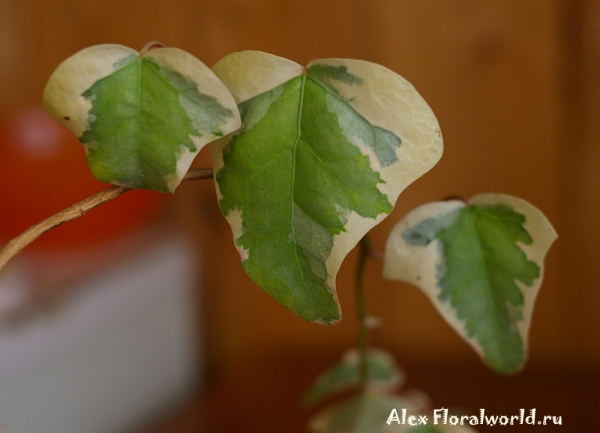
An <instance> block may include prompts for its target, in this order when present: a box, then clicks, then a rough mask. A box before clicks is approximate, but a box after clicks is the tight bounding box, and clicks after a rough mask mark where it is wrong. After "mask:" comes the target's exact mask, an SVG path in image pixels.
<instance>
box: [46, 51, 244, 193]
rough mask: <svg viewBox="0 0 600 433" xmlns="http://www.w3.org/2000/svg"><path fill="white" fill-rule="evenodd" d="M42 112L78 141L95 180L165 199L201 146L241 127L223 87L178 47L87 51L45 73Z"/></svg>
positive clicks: (212, 74)
mask: <svg viewBox="0 0 600 433" xmlns="http://www.w3.org/2000/svg"><path fill="white" fill-rule="evenodd" d="M44 108H45V109H46V111H48V113H49V114H50V115H51V116H52V117H54V118H55V119H56V120H58V121H59V122H61V123H62V124H64V125H66V126H67V127H68V128H69V129H71V131H73V132H74V133H75V135H76V136H77V137H78V138H79V140H80V141H81V142H82V143H83V145H84V147H85V150H86V154H87V161H88V165H89V167H90V170H91V171H92V174H93V175H94V176H95V177H96V178H97V179H99V180H101V181H103V182H107V183H112V184H115V185H120V186H123V187H126V188H144V189H153V190H156V191H161V192H170V193H172V192H174V191H175V188H176V187H177V186H178V185H179V183H180V182H181V180H182V179H183V176H184V175H185V174H186V172H187V170H188V168H189V167H190V164H191V163H192V161H193V159H194V157H195V156H196V154H197V153H198V152H199V151H200V150H201V149H202V148H203V147H204V146H205V145H206V144H208V143H209V142H211V141H213V140H215V139H217V138H219V137H222V136H224V135H226V134H229V133H230V132H232V131H234V130H236V129H238V128H239V127H240V125H241V121H240V118H239V112H238V110H237V107H236V104H235V101H234V100H233V98H232V96H231V94H230V93H229V91H228V90H227V88H226V87H225V86H224V85H223V83H221V81H220V80H219V79H218V78H217V77H216V75H215V74H214V73H213V72H212V71H211V70H210V69H209V68H208V67H207V66H205V65H204V64H203V63H202V62H201V61H200V60H198V59H196V58H195V57H194V56H192V55H191V54H188V53H186V52H185V51H182V50H179V49H177V48H157V49H153V50H150V51H147V52H145V53H143V54H139V53H138V52H137V51H134V50H132V49H130V48H127V47H124V46H121V45H96V46H93V47H89V48H86V49H84V50H82V51H80V52H78V53H76V54H75V55H73V56H72V57H70V58H68V59H67V60H65V61H64V62H63V63H61V64H60V65H59V66H58V68H57V69H56V71H55V72H54V73H53V74H52V76H51V77H50V79H49V81H48V84H47V85H46V88H45V90H44Z"/></svg>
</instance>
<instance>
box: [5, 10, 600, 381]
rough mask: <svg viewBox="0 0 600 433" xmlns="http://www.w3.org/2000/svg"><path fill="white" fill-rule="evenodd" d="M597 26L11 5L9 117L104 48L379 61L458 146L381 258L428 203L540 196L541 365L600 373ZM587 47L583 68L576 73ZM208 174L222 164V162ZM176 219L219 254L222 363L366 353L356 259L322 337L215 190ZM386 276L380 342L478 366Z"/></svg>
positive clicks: (479, 16) (372, 267) (208, 287)
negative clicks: (246, 251)
mask: <svg viewBox="0 0 600 433" xmlns="http://www.w3.org/2000/svg"><path fill="white" fill-rule="evenodd" d="M574 3H577V4H578V5H585V7H583V6H582V7H581V8H579V9H577V8H576V10H575V11H574V12H573V11H572V14H571V15H568V14H567V15H568V17H567V16H566V15H565V8H567V9H569V7H570V6H569V7H567V6H565V5H571V4H574ZM569 10H571V9H569ZM582 17H586V18H585V19H586V21H585V23H583V24H581V28H585V31H584V33H585V34H583V33H582V36H581V38H579V39H576V40H571V39H569V35H568V34H567V33H568V32H567V30H566V28H567V24H568V23H570V24H571V25H573V26H575V27H577V28H579V27H580V26H579V22H580V21H581V20H582V19H583V18H582ZM599 17H600V13H599V12H598V10H597V3H595V2H593V1H591V0H590V1H585V0H578V1H577V2H573V3H571V2H569V1H567V0H527V1H522V0H452V1H447V0H423V1H414V0H378V1H368V0H325V1H324V0H319V1H317V0H305V1H299V0H290V1H286V2H281V1H277V0H263V1H253V0H220V1H196V0H171V1H169V2H161V1H157V0H152V1H144V2H142V1H139V0H135V1H128V2H123V1H116V0H104V1H102V2H80V1H75V0H64V1H52V0H29V1H26V2H22V1H18V0H3V1H1V2H0V55H1V56H2V59H3V60H2V64H1V65H0V111H7V110H11V109H14V108H15V107H17V106H19V105H23V104H26V103H32V102H35V101H39V99H40V96H41V90H42V88H43V86H44V83H45V80H46V78H47V77H48V76H49V75H50V73H51V72H52V70H53V69H54V68H55V67H56V66H57V65H58V63H59V62H60V61H62V60H63V59H64V58H66V57H67V56H69V55H71V54H73V53H74V52H76V51H77V50H79V49H82V48H84V47H86V46H89V45H93V44H98V43H107V42H110V43H120V44H124V45H128V46H131V47H133V48H136V49H140V48H141V47H142V46H143V45H144V44H145V43H146V42H148V41H150V40H155V39H157V40H161V41H162V42H164V43H165V44H167V45H170V46H178V47H181V48H183V49H186V50H188V51H190V52H191V53H193V54H195V55H196V56H198V57H199V58H200V59H202V60H203V61H204V62H205V63H207V64H208V65H212V64H214V63H215V62H216V61H217V60H219V59H220V58H221V57H223V56H224V55H226V54H228V53H230V52H234V51H239V50H245V49H258V50H263V51H268V52H272V53H274V54H278V55H282V56H285V57H288V58H291V59H292V60H295V61H297V62H299V63H306V62H308V61H309V60H310V59H312V58H314V57H350V58H362V59H366V60H371V61H375V62H378V63H381V64H383V65H385V66H387V67H389V68H391V69H393V70H395V71H397V72H399V73H400V74H401V75H403V76H405V77H406V78H407V79H409V80H410V81H411V82H412V83H413V84H414V85H415V86H416V88H417V89H418V90H419V92H420V93H421V94H422V95H423V96H424V97H425V99H426V100H427V101H428V102H429V103H430V105H431V106H432V108H433V109H434V111H435V112H436V114H437V116H438V119H439V121H440V124H441V127H442V131H443V133H444V137H445V143H446V150H445V155H444V157H443V159H442V161H441V162H440V164H439V165H438V166H437V167H435V168H434V170H433V171H432V172H431V173H430V174H428V175H426V176H425V177H424V178H423V179H421V180H419V181H418V182H417V183H416V184H415V185H414V186H411V187H409V188H408V189H407V191H406V192H405V193H404V194H403V196H401V197H400V200H399V203H398V205H397V209H396V210H395V211H394V212H393V214H392V215H391V216H390V218H388V220H386V221H385V222H384V223H383V224H381V225H380V226H378V227H377V228H375V229H374V230H373V235H372V237H373V241H374V245H375V247H376V248H378V249H383V245H384V242H385V237H386V236H387V234H388V233H389V231H390V230H391V228H392V226H393V224H394V222H395V221H397V220H399V219H400V218H401V217H402V216H403V215H404V214H405V213H406V212H407V211H408V210H409V209H411V208H413V207H414V206H417V205H419V204H422V203H424V202H426V201H431V200H438V199H441V198H443V197H445V196H447V195H449V194H455V193H459V194H463V195H466V196H469V195H472V194H475V193H478V192H483V191H498V192H505V193H509V194H514V195H518V196H521V197H524V198H525V199H527V200H529V201H531V202H532V203H533V204H535V205H536V206H538V207H539V208H541V209H542V210H543V211H544V212H545V213H546V214H547V215H548V216H549V217H550V219H551V220H552V221H553V222H555V223H556V225H557V228H558V229H559V234H560V236H561V238H560V240H559V242H558V243H557V245H556V247H555V248H554V249H553V250H552V251H551V253H550V256H549V258H548V272H547V274H546V282H545V284H544V287H543V289H542V292H541V294H540V298H539V302H538V306H537V312H536V313H535V315H534V320H533V329H532V333H533V335H532V357H531V358H532V362H533V363H538V364H552V363H556V362H558V361H561V360H563V361H568V362H587V361H589V362H591V360H594V361H596V362H597V360H598V359H600V346H599V345H598V344H597V338H598V335H599V333H600V329H599V327H598V321H597V319H596V311H597V305H598V303H599V302H600V298H599V297H598V296H599V295H598V290H594V289H595V288H597V287H598V283H597V281H596V278H595V275H594V274H595V272H594V264H595V261H596V260H597V259H598V247H597V245H598V244H599V242H600V239H599V236H600V235H598V224H597V223H596V220H597V215H598V213H599V208H600V204H599V201H598V200H599V199H598V197H600V194H599V193H598V192H599V191H598V185H599V184H598V177H597V176H598V172H599V171H600V161H599V158H600V156H599V155H598V148H599V147H598V145H597V142H596V137H597V136H598V133H599V131H597V128H598V125H599V123H598V121H597V119H598V115H599V114H600V113H598V112H599V111H600V108H599V107H600V97H599V96H598V95H599V94H600V82H599V81H598V78H597V77H598V76H600V75H599V74H598V72H600V60H599V58H600V49H598V45H597V42H595V41H598V40H600V34H598V31H597V29H598V28H600V25H599V24H598V21H597V20H598V19H600V18H599ZM566 41H567V42H566ZM579 48H581V53H580V54H581V56H582V57H577V59H579V60H578V61H581V64H578V67H577V68H575V69H573V68H571V69H569V68H565V62H567V61H569V59H570V57H569V56H571V55H572V50H573V49H575V50H577V49H579ZM577 52H579V51H577ZM578 56H579V55H578ZM582 59H585V60H582ZM566 69H569V71H570V72H569V73H570V74H571V75H569V80H570V81H575V82H579V80H581V85H582V86H583V87H582V88H578V90H577V92H575V93H573V89H572V88H571V87H573V86H571V87H569V89H570V90H569V89H567V90H565V88H564V86H563V87H561V85H560V83H561V81H560V79H561V77H563V76H564V74H565V70H566ZM575 87H576V86H575ZM565 101H570V102H568V104H567V105H568V106H569V107H570V108H572V109H573V110H574V111H569V113H571V114H570V116H571V117H569V115H567V113H565V111H564V106H565ZM575 111H576V112H577V113H578V115H577V116H574V115H573V114H572V113H573V112H575ZM574 137H581V140H580V141H578V140H576V139H575V138H574ZM566 143H568V147H567V146H566ZM194 165H195V166H196V167H198V166H207V165H210V155H209V153H208V150H205V151H203V152H201V154H200V155H199V157H198V159H197V161H196V162H195V164H194ZM172 210H173V214H175V213H177V215H179V216H173V217H172V219H173V221H175V222H176V224H177V223H178V224H180V225H181V226H183V227H185V228H186V230H189V233H190V236H193V237H194V239H196V240H197V242H198V246H199V248H200V249H201V250H202V251H203V261H202V265H203V266H204V268H205V276H204V281H203V288H202V290H203V292H202V296H203V298H204V304H205V308H206V321H207V323H206V325H207V329H208V331H207V332H208V346H209V347H208V348H209V355H210V359H209V363H210V365H212V366H213V367H215V369H227V368H229V367H231V366H234V365H236V364H241V363H244V362H246V361H247V360H250V359H256V358H260V357H265V356H269V353H273V352H282V353H283V352H286V351H292V350H293V351H294V353H297V351H298V349H300V348H303V349H304V350H305V351H306V352H307V353H308V352H310V351H315V350H316V351H320V352H324V351H329V352H337V351H341V350H343V349H344V348H346V347H348V346H350V345H352V344H353V342H354V338H355V337H354V335H355V331H356V326H355V324H354V323H353V320H352V317H353V314H354V312H353V309H354V300H353V292H352V291H353V288H352V287H353V275H352V274H353V266H354V261H355V254H354V253H353V254H351V255H350V256H349V257H348V259H347V260H346V262H345V263H344V264H343V266H342V269H341V271H340V277H339V278H338V287H339V291H340V300H341V302H342V308H343V312H344V320H343V321H342V323H341V324H340V325H338V326H336V327H333V328H327V327H323V326H319V325H313V324H309V323H305V322H303V321H302V320H300V319H299V318H297V317H295V316H294V315H293V314H291V313H289V312H288V311H286V310H285V309H283V308H282V307H280V306H279V305H277V304H276V303H275V302H274V301H273V300H272V299H270V298H269V296H268V295H266V294H265V293H264V292H262V291H261V290H260V289H259V288H258V287H256V286H255V285H254V284H253V283H252V282H251V281H250V280H249V279H248V278H247V277H246V276H245V274H244V272H243V269H242V267H241V265H240V263H239V261H238V259H237V254H236V252H235V249H234V248H233V245H232V240H231V234H230V232H229V229H228V227H227V225H226V223H225V221H224V219H223V218H221V216H220V214H219V210H218V207H217V203H216V199H215V195H214V188H213V187H212V185H211V184H210V182H206V183H202V184H198V185H185V186H184V187H182V188H181V191H180V192H179V193H178V196H177V198H176V200H175V204H174V207H173V209H172ZM590 234H593V235H592V236H590ZM380 272H381V265H380V264H379V263H375V262H374V263H369V265H368V268H367V273H366V274H367V286H368V287H369V293H368V298H367V299H368V304H369V305H368V306H369V308H370V310H371V312H372V314H375V315H380V316H382V318H383V319H384V322H383V323H384V327H383V328H382V329H381V330H380V331H379V333H378V335H377V339H376V341H377V342H378V343H380V344H382V345H385V346H387V347H390V348H392V349H393V350H394V351H396V352H397V353H399V354H403V356H413V357H426V358H432V359H437V358H439V357H440V356H444V357H445V358H447V359H455V360H467V361H472V362H478V361H477V359H476V356H475V355H474V354H473V353H471V349H470V348H468V347H467V346H466V344H464V343H462V342H461V341H460V340H459V339H458V337H456V336H455V335H454V333H453V331H452V330H450V328H449V327H448V326H447V325H445V324H444V323H443V322H442V320H441V319H440V318H439V317H438V316H437V313H436V312H435V311H434V310H433V308H432V307H431V306H430V305H429V303H428V301H427V300H426V299H425V297H424V296H423V295H421V294H420V293H418V292H417V291H416V290H415V289H413V288H410V287H408V286H405V285H402V284H398V283H391V282H387V281H383V280H382V279H381V277H380ZM574 275H575V277H573V276H574ZM584 288H585V289H584Z"/></svg>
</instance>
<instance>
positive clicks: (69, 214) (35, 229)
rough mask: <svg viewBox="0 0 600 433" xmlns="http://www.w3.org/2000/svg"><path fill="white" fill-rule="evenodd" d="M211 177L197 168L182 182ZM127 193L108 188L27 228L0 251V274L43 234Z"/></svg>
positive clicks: (122, 190)
mask: <svg viewBox="0 0 600 433" xmlns="http://www.w3.org/2000/svg"><path fill="white" fill-rule="evenodd" d="M212 177H213V171H212V168H198V169H192V170H189V171H188V172H187V173H186V175H185V177H184V178H183V180H198V179H211V178H212ZM127 191H131V190H130V189H127V188H122V187H120V186H110V187H108V188H106V189H105V190H103V191H100V192H99V193H97V194H94V195H92V196H90V197H88V198H86V199H84V200H82V201H80V202H79V203H75V204H74V205H73V206H70V207H68V208H66V209H64V210H62V211H60V212H58V213H57V214H54V215H52V216H51V217H50V218H46V219H45V220H43V221H41V222H39V223H37V224H35V225H34V226H32V227H30V228H28V229H27V230H25V231H24V232H23V233H21V234H20V235H19V236H17V237H16V238H14V239H12V240H11V241H9V242H8V243H7V244H6V246H5V247H4V249H3V250H2V251H0V274H1V273H2V271H3V270H4V268H5V267H6V265H8V263H9V262H10V261H11V260H12V259H14V258H15V257H16V256H17V255H18V254H19V253H20V252H21V251H23V249H24V248H25V247H26V246H27V245H29V244H30V243H32V242H33V241H35V240H36V239H37V238H39V237H40V236H41V235H43V234H44V233H46V232H49V231H50V230H52V229H53V228H55V227H58V226H60V225H62V224H65V223H68V222H69V221H73V220H76V219H78V218H81V217H82V216H84V215H85V214H86V212H87V211H89V210H92V209H94V208H95V207H97V206H100V205H101V204H104V203H107V202H109V201H111V200H113V199H115V198H117V197H118V196H120V195H121V194H124V193H126V192H127Z"/></svg>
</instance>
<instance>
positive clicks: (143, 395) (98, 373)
mask: <svg viewBox="0 0 600 433" xmlns="http://www.w3.org/2000/svg"><path fill="white" fill-rule="evenodd" d="M197 263H198V261H197V260H196V257H195V255H194V253H193V251H192V249H191V247H190V246H189V245H188V244H187V243H186V242H185V241H183V240H181V239H179V238H170V239H168V240H165V241H161V242H158V243H156V244H154V245H153V246H152V247H151V248H148V249H145V250H144V251H143V252H141V253H139V254H138V255H136V256H134V257H131V258H130V259H129V260H127V261H126V262H122V263H120V264H117V265H114V266H112V267H110V268H108V269H106V270H105V271H104V272H102V273H100V274H98V275H95V276H94V277H93V278H91V279H88V280H87V281H84V282H80V283H79V287H77V288H76V290H73V291H72V292H71V294H70V295H69V298H68V303H67V304H66V305H63V306H62V308H61V309H60V310H59V311H57V312H55V313H54V314H39V315H38V316H37V317H36V318H33V319H31V320H29V321H27V322H25V323H21V324H18V325H15V326H4V327H2V328H0V426H2V427H3V428H0V432H1V433H117V432H118V433H122V432H124V431H127V430H128V429H134V428H136V427H139V426H140V425H141V423H143V422H147V421H149V420H151V419H152V418H153V417H154V416H156V415H159V414H160V413H161V412H162V411H164V410H165V409H166V408H168V407H169V406H170V405H172V404H174V403H176V402H177V401H178V400H181V399H182V398H183V397H185V396H186V395H189V393H190V391H191V390H192V389H194V388H196V387H197V386H198V384H199V383H198V382H199V379H200V374H199V372H200V371H201V367H202V365H201V359H202V357H201V356H200V355H201V353H200V351H199V348H198V340H199V338H198V324H199V323H200V321H199V320H198V311H197V306H198V302H197V296H196V290H195V287H196V284H197V281H198V278H197V269H196V267H197ZM19 271H21V278H19ZM24 271H25V270H24V268H16V269H15V271H14V272H15V273H13V275H10V276H8V278H3V279H1V280H0V301H2V300H4V301H3V302H6V303H8V304H11V303H13V302H17V301H18V299H16V298H18V295H16V294H15V293H18V292H19V285H20V284H23V281H26V280H27V278H26V275H25V272H24ZM13 298H14V299H13ZM0 304H2V302H0Z"/></svg>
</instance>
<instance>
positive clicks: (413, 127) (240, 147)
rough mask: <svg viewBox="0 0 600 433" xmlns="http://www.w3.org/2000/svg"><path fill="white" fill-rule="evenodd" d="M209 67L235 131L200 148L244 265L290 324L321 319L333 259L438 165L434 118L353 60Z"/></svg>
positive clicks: (332, 301)
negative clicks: (233, 115)
mask: <svg viewBox="0 0 600 433" xmlns="http://www.w3.org/2000/svg"><path fill="white" fill-rule="evenodd" d="M213 70H214V71H215V73H216V74H217V75H218V76H219V77H220V78H221V80H222V81H223V82H224V83H225V84H226V85H227V87H228V88H229V90H231V92H232V94H233V96H234V98H235V100H236V102H237V103H238V104H239V105H238V107H239V109H240V112H241V115H242V121H243V125H244V126H243V129H242V130H241V131H240V132H239V133H237V134H235V135H234V136H233V137H232V138H231V139H230V140H229V141H225V140H219V141H218V142H215V143H214V144H213V145H211V148H212V150H213V159H214V162H213V166H214V169H215V172H216V173H217V175H216V179H215V181H216V187H217V192H218V195H219V203H220V206H221V210H222V211H223V214H224V215H225V217H226V218H227V220H228V221H229V224H230V225H231V228H232V231H233V235H234V240H235V244H236V246H237V249H238V251H239V253H240V256H241V258H242V261H243V265H244V268H245V269H246V272H247V273H248V274H249V275H250V277H251V278H252V279H253V280H254V281H255V282H256V283H257V284H258V285H259V286H261V287H262V288H263V289H264V290H266V291H267V292H268V293H270V294H271V295H272V296H273V297H274V298H275V299H276V300H277V301H279V302H280V303H281V304H283V305H284V306H286V307H287V308H289V309H291V310H293V311H294V312H296V313H297V314H298V315H300V316H301V317H303V318H305V319H307V320H310V321H315V322H320V323H327V324H333V323H335V322H337V321H338V320H339V319H340V317H341V314H340V311H339V306H338V301H337V295H336V291H335V277H336V274H337V271H338V269H339V267H340V264H341V263H342V260H343V259H344V257H345V256H346V255H347V254H348V252H349V251H350V250H351V249H352V248H353V247H354V246H355V245H356V243H357V242H358V241H359V240H360V238H361V237H362V236H363V235H364V234H365V233H366V232H367V231H368V230H369V229H370V228H371V227H373V226H375V225H376V224H378V223H379V222H380V221H381V220H382V219H383V218H385V217H386V216H387V215H388V214H389V213H390V212H391V211H392V207H393V205H394V203H395V202H396V198H397V197H398V195H399V194H400V192H401V191H402V190H403V189H404V188H406V186H408V185H409V184H410V183H411V182H412V181H414V180H415V179H417V178H418V177H419V176H421V175H422V174H424V173H425V172H427V171H428V170H429V169H430V168H431V167H432V166H433V165H435V163H436V162H437V161H438V160H439V158H440V156H441V153H442V138H441V134H440V130H439V126H438V123H437V121H436V119H435V117H434V115H433V113H432V112H431V110H430V108H429V107H428V106H427V104H426V103H425V101H423V99H422V98H421V97H420V96H419V94H418V93H417V92H416V91H415V90H414V88H413V87H412V86H411V85H410V84H409V83H408V82H406V81H405V80H404V79H403V78H401V77H400V76H398V75H397V74H395V73H394V72H392V71H390V70H388V69H386V68H384V67H382V66H379V65H375V64H372V63H368V62H364V61H359V60H341V59H325V60H313V61H311V62H310V63H309V64H308V66H306V67H303V66H300V65H298V64H297V63H294V62H292V61H290V60H286V59H283V58H280V57H277V56H273V55H270V54H266V53H261V52H254V51H245V52H241V53H235V54H232V55H229V56H227V57H225V58H224V59H222V60H221V61H220V62H218V63H217V64H216V65H215V66H214V67H213Z"/></svg>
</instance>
